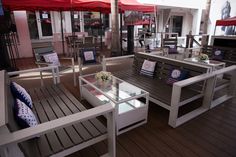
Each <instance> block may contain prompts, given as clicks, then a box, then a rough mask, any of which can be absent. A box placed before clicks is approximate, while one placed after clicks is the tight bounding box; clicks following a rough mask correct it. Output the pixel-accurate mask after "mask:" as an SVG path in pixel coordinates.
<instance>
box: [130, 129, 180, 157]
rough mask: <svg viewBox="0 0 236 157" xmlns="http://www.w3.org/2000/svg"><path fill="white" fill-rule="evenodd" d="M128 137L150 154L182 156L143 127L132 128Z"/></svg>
mask: <svg viewBox="0 0 236 157" xmlns="http://www.w3.org/2000/svg"><path fill="white" fill-rule="evenodd" d="M128 137H129V138H130V139H131V140H132V141H133V142H134V143H136V144H137V145H139V147H143V149H144V151H145V152H146V153H147V154H148V155H149V156H176V157H177V156H180V154H178V153H177V152H175V151H174V150H172V149H170V147H169V146H168V145H166V144H165V143H163V142H162V141H160V139H158V138H156V137H155V136H154V135H153V136H150V135H147V130H145V129H144V128H143V127H142V128H141V127H140V128H137V129H135V130H132V131H131V132H130V133H129V135H127V138H128ZM156 146H158V147H156Z"/></svg>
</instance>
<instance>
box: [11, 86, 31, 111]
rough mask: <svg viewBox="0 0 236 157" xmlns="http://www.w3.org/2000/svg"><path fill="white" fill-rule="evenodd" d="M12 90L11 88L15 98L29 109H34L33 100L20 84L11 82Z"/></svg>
mask: <svg viewBox="0 0 236 157" xmlns="http://www.w3.org/2000/svg"><path fill="white" fill-rule="evenodd" d="M10 88H11V92H12V95H13V96H14V97H15V98H17V99H19V100H21V101H22V102H24V103H25V104H26V105H27V106H28V107H29V108H31V109H32V107H33V103H32V99H31V97H30V95H29V93H28V92H27V91H26V90H25V89H24V88H23V87H21V86H20V85H19V84H17V83H15V82H11V84H10Z"/></svg>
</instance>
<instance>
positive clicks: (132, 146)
mask: <svg viewBox="0 0 236 157" xmlns="http://www.w3.org/2000/svg"><path fill="white" fill-rule="evenodd" d="M117 142H118V143H119V144H120V145H122V147H123V148H124V149H125V150H126V151H127V152H129V154H131V156H137V157H146V156H148V154H146V153H145V152H144V151H143V149H142V148H140V147H139V146H138V145H136V143H134V142H132V141H131V140H129V139H128V138H126V137H125V135H123V134H122V135H120V136H119V138H118V139H117Z"/></svg>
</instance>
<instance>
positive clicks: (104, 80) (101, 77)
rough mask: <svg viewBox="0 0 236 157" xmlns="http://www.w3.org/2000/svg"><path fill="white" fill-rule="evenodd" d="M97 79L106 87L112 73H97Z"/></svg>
mask: <svg viewBox="0 0 236 157" xmlns="http://www.w3.org/2000/svg"><path fill="white" fill-rule="evenodd" d="M95 78H96V79H97V82H98V84H99V85H100V86H102V87H106V86H107V85H108V84H109V82H110V80H111V73H110V72H106V71H100V72H98V73H96V75H95Z"/></svg>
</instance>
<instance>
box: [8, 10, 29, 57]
mask: <svg viewBox="0 0 236 157" xmlns="http://www.w3.org/2000/svg"><path fill="white" fill-rule="evenodd" d="M13 14H14V18H15V22H16V28H17V33H18V37H19V41H20V44H19V45H18V49H19V54H20V57H21V58H24V57H32V56H33V53H32V46H31V40H30V33H29V27H28V22H27V14H26V11H14V12H13Z"/></svg>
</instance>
